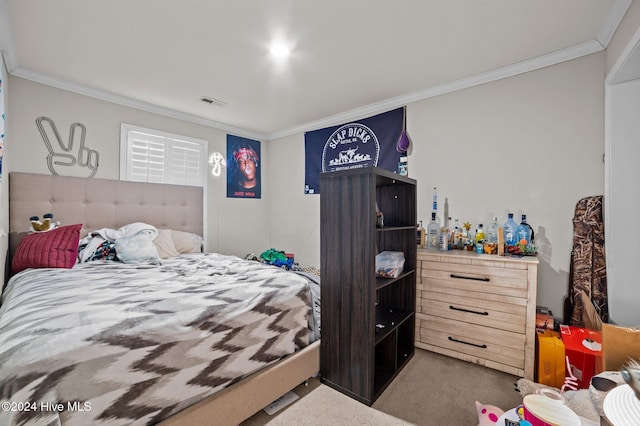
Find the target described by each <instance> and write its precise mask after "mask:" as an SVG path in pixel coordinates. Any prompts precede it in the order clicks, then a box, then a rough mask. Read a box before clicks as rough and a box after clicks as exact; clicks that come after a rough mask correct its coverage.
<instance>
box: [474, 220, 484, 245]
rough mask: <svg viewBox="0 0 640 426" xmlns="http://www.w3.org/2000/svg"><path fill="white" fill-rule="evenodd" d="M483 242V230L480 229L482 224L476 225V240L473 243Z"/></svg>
mask: <svg viewBox="0 0 640 426" xmlns="http://www.w3.org/2000/svg"><path fill="white" fill-rule="evenodd" d="M482 242H484V229H483V228H482V224H479V225H478V229H476V239H475V243H476V244H478V243H482Z"/></svg>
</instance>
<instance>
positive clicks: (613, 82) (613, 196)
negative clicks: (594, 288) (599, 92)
mask: <svg viewBox="0 0 640 426" xmlns="http://www.w3.org/2000/svg"><path fill="white" fill-rule="evenodd" d="M606 83H607V91H606V101H605V108H606V110H605V120H606V121H605V129H606V131H607V133H606V134H605V149H606V152H607V157H606V159H607V162H606V163H605V217H604V218H605V239H606V253H607V288H608V297H609V311H610V318H611V320H612V321H614V322H616V323H618V324H621V325H624V326H637V325H638V324H640V314H639V313H638V305H639V304H640V293H638V291H637V287H638V286H637V277H636V275H637V273H636V264H635V262H636V261H637V260H636V258H637V256H636V253H637V250H636V249H635V247H636V246H637V238H636V237H635V235H634V233H633V232H632V231H630V229H632V225H631V224H633V223H635V222H636V221H637V216H638V211H640V196H639V193H638V182H640V169H638V166H637V163H638V161H637V160H638V158H640V122H639V121H638V117H639V116H640V1H638V0H634V1H633V3H632V4H631V6H630V7H629V9H628V11H627V13H626V15H625V16H624V19H623V20H622V22H621V23H620V25H619V26H618V30H617V31H616V33H615V34H614V36H613V38H612V40H611V43H610V44H609V48H608V49H607V76H606Z"/></svg>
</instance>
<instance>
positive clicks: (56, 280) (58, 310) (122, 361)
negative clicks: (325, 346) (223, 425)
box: [0, 253, 312, 425]
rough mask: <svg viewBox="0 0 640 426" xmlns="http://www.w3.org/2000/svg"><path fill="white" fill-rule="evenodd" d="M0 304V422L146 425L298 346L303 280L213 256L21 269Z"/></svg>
mask: <svg viewBox="0 0 640 426" xmlns="http://www.w3.org/2000/svg"><path fill="white" fill-rule="evenodd" d="M2 302H3V303H2V305H1V306H0V402H1V403H2V409H1V410H0V424H2V425H5V424H11V425H23V424H24V425H30V424H47V425H55V424H64V425H88V424H107V423H108V424H110V425H120V424H122V425H125V424H126V425H130V424H154V423H157V422H159V421H161V420H163V419H166V418H167V417H169V416H171V415H173V414H175V413H176V412H178V411H180V410H182V409H183V408H185V407H187V406H189V405H191V404H193V403H195V402H197V401H199V400H201V399H203V398H205V397H207V396H209V395H212V394H213V393H215V392H217V391H218V390H221V389H222V388H224V387H226V386H228V385H230V384H232V383H234V382H236V381H239V380H240V379H242V378H243V377H245V376H247V375H249V374H251V373H253V372H255V371H257V370H260V369H262V368H263V367H265V366H267V365H268V364H270V363H272V362H274V361H276V360H278V359H280V358H282V357H283V356H285V355H288V354H291V353H293V352H295V351H296V350H298V349H300V348H302V347H304V346H306V345H308V344H309V343H310V342H309V336H310V329H311V327H310V324H309V318H312V315H311V308H310V292H309V288H308V282H307V280H306V279H305V278H303V277H301V276H299V275H296V274H293V273H291V272H287V271H283V270H281V269H279V268H276V267H273V266H269V265H264V264H261V263H258V262H250V261H246V260H242V259H239V258H237V257H234V256H223V255H219V254H211V253H206V254H190V255H183V256H181V257H178V258H171V259H164V260H163V261H162V265H146V264H138V265H131V264H122V263H117V262H89V263H84V264H78V265H76V266H75V267H74V268H73V269H71V270H65V269H40V270H34V269H29V270H26V271H24V272H22V273H20V274H18V275H16V276H15V277H13V278H12V279H11V281H10V282H9V284H8V286H7V288H6V290H5V292H4V294H3V298H2Z"/></svg>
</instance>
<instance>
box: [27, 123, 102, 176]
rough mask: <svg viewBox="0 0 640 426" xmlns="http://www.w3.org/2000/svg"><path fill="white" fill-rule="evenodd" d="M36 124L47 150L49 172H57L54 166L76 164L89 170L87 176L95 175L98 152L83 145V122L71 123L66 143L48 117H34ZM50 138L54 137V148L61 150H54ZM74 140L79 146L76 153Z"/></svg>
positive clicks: (71, 165)
mask: <svg viewBox="0 0 640 426" xmlns="http://www.w3.org/2000/svg"><path fill="white" fill-rule="evenodd" d="M36 126H37V127H38V130H39V131H40V135H41V136H42V140H43V141H44V144H45V146H46V147H47V150H48V151H49V154H48V155H47V166H48V167H49V170H50V171H51V174H53V175H58V174H59V173H58V172H57V170H56V168H55V167H54V166H65V167H74V166H76V165H77V166H78V167H82V168H87V169H88V170H89V171H90V173H89V176H88V177H90V178H92V177H94V176H95V174H96V172H97V171H98V165H99V158H100V154H99V153H98V151H96V150H95V149H89V148H87V147H86V146H85V145H84V143H85V142H84V140H85V136H86V133H87V129H86V127H84V125H83V124H81V123H73V124H71V126H70V128H69V142H68V143H66V144H65V143H64V141H63V140H62V138H61V137H60V133H58V129H57V127H56V124H55V123H54V122H53V120H51V119H50V118H48V117H38V118H36ZM51 139H55V141H56V142H57V143H58V145H57V147H56V148H59V149H60V151H62V152H56V151H55V150H54V147H53V145H52V144H51ZM76 141H77V142H79V148H78V151H77V155H74V152H73V145H74V142H76Z"/></svg>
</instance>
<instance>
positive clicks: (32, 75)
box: [10, 67, 265, 140]
mask: <svg viewBox="0 0 640 426" xmlns="http://www.w3.org/2000/svg"><path fill="white" fill-rule="evenodd" d="M10 74H11V75H12V76H14V77H20V78H24V79H26V80H31V81H34V82H36V83H41V84H45V85H47V86H52V87H55V88H58V89H62V90H66V91H69V92H73V93H77V94H80V95H84V96H89V97H91V98H95V99H98V100H101V101H105V102H110V103H113V104H117V105H122V106H126V107H129V108H135V109H139V110H141V111H146V112H151V113H154V114H158V115H162V116H165V117H169V118H175V119H176V120H182V121H186V122H189V123H193V124H199V125H201V126H206V127H211V128H214V129H218V130H222V131H225V132H228V133H233V134H234V135H237V136H243V137H246V138H250V139H256V140H264V139H265V135H263V134H260V133H254V132H250V131H247V130H244V129H240V128H238V127H234V126H230V125H227V124H224V123H220V122H217V121H214V120H209V119H206V118H202V117H198V116H196V115H193V114H187V113H184V112H180V111H176V110H173V109H170V108H165V107H162V106H159V105H154V104H151V103H148V102H142V101H139V100H136V99H132V98H129V97H126V96H120V95H116V94H113V93H110V92H106V91H103V90H99V89H95V88H93V87H89V86H85V85H82V84H78V83H75V82H72V81H69V80H64V79H60V78H56V77H52V76H50V75H47V74H43V73H39V72H36V71H32V70H29V69H26V68H22V67H17V68H15V69H14V70H13V71H12V72H11V73H10Z"/></svg>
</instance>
